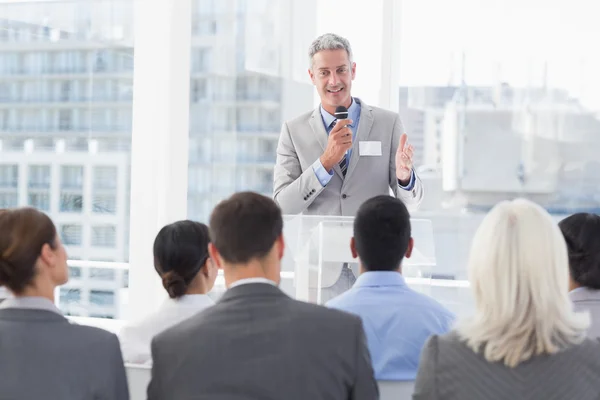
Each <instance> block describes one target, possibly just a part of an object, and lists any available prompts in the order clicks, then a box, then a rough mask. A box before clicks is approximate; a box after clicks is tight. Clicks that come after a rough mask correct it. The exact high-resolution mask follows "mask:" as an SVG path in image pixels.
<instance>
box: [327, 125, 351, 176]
mask: <svg viewBox="0 0 600 400" xmlns="http://www.w3.org/2000/svg"><path fill="white" fill-rule="evenodd" d="M336 122H337V120H335V121H333V122H332V123H331V129H333V127H334V126H335V123H336ZM339 164H340V169H341V170H342V175H343V176H344V177H345V176H346V171H347V170H348V160H347V159H346V153H344V157H343V158H342V160H341V161H340V163H339Z"/></svg>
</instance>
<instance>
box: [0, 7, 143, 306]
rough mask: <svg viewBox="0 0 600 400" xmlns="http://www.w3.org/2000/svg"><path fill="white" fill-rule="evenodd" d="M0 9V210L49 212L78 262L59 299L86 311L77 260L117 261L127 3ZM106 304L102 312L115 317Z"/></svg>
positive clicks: (125, 180) (127, 129)
mask: <svg viewBox="0 0 600 400" xmlns="http://www.w3.org/2000/svg"><path fill="white" fill-rule="evenodd" d="M0 15H2V18H1V19H0V43H1V44H2V45H0V208H1V207H16V206H32V207H36V208H38V209H40V210H42V211H44V212H46V213H48V214H49V215H50V217H52V219H53V220H54V221H55V223H56V225H57V229H58V232H59V234H60V236H61V238H62V240H63V242H64V243H65V245H66V247H67V252H68V254H69V258H70V259H72V260H75V259H76V260H77V261H73V262H75V263H76V264H77V263H79V264H81V265H74V266H72V267H71V271H72V278H73V280H75V281H77V282H76V283H68V284H66V285H65V287H64V288H62V289H61V299H60V300H61V301H60V304H61V307H63V305H64V307H65V308H63V311H65V312H67V313H69V314H72V315H82V316H86V315H89V307H90V306H89V304H90V301H88V300H89V293H90V290H93V289H95V286H96V285H97V282H98V279H96V275H97V274H95V273H94V274H90V273H89V271H88V269H89V267H88V266H87V264H86V262H87V261H88V260H90V259H96V258H98V257H105V258H110V259H113V260H115V261H118V262H126V261H127V251H126V248H127V239H128V238H126V232H128V231H129V230H128V224H129V216H128V209H129V207H128V202H129V169H130V165H129V164H130V148H131V118H132V115H131V108H132V86H133V1H131V0H125V1H122V0H62V1H49V2H42V3H40V2H36V1H31V2H29V1H23V2H0ZM107 271H109V272H108V274H111V273H112V274H115V272H114V271H113V270H111V269H107ZM112 281H113V282H114V284H112V286H111V291H112V292H114V291H117V290H120V289H121V288H122V287H123V286H124V285H123V282H122V279H121V278H120V275H119V279H116V278H115V279H112ZM75 284H76V285H77V287H75V288H74V287H72V285H75ZM100 284H101V286H100V287H99V289H103V288H106V285H107V282H106V280H100ZM75 303H76V304H77V307H76V308H74V304H75ZM112 303H114V302H112ZM114 305H115V306H114V307H113V308H111V309H110V310H103V311H102V314H103V315H105V314H106V313H107V312H109V311H110V313H111V314H112V316H113V317H119V311H120V310H119V309H118V307H116V303H114Z"/></svg>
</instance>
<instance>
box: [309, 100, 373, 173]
mask: <svg viewBox="0 0 600 400" xmlns="http://www.w3.org/2000/svg"><path fill="white" fill-rule="evenodd" d="M361 118H362V112H361ZM310 127H311V128H312V130H313V133H314V134H315V138H316V139H317V142H319V145H321V149H322V151H325V149H326V148H327V131H326V130H325V126H324V125H323V118H322V117H321V106H320V105H319V106H318V107H317V108H316V109H315V110H314V111H313V113H312V115H311V118H310ZM333 169H334V171H335V172H336V173H337V174H338V175H339V177H340V178H342V179H344V175H343V174H342V169H341V168H340V166H339V165H338V164H335V165H334V166H333Z"/></svg>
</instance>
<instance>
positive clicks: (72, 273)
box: [69, 267, 81, 279]
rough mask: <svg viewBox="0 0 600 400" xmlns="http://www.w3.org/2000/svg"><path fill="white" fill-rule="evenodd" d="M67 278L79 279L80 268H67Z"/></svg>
mask: <svg viewBox="0 0 600 400" xmlns="http://www.w3.org/2000/svg"><path fill="white" fill-rule="evenodd" d="M69 278H71V279H73V278H81V268H79V267H69Z"/></svg>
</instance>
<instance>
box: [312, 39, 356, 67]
mask: <svg viewBox="0 0 600 400" xmlns="http://www.w3.org/2000/svg"><path fill="white" fill-rule="evenodd" d="M322 50H346V53H348V60H350V63H352V48H351V47H350V42H349V41H348V39H346V38H344V37H342V36H340V35H336V34H335V33H325V34H324V35H321V36H319V37H318V38H316V39H315V40H314V41H313V42H312V44H311V45H310V47H309V49H308V62H309V66H310V67H311V68H312V66H313V57H314V55H315V54H317V53H318V52H320V51H322Z"/></svg>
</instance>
